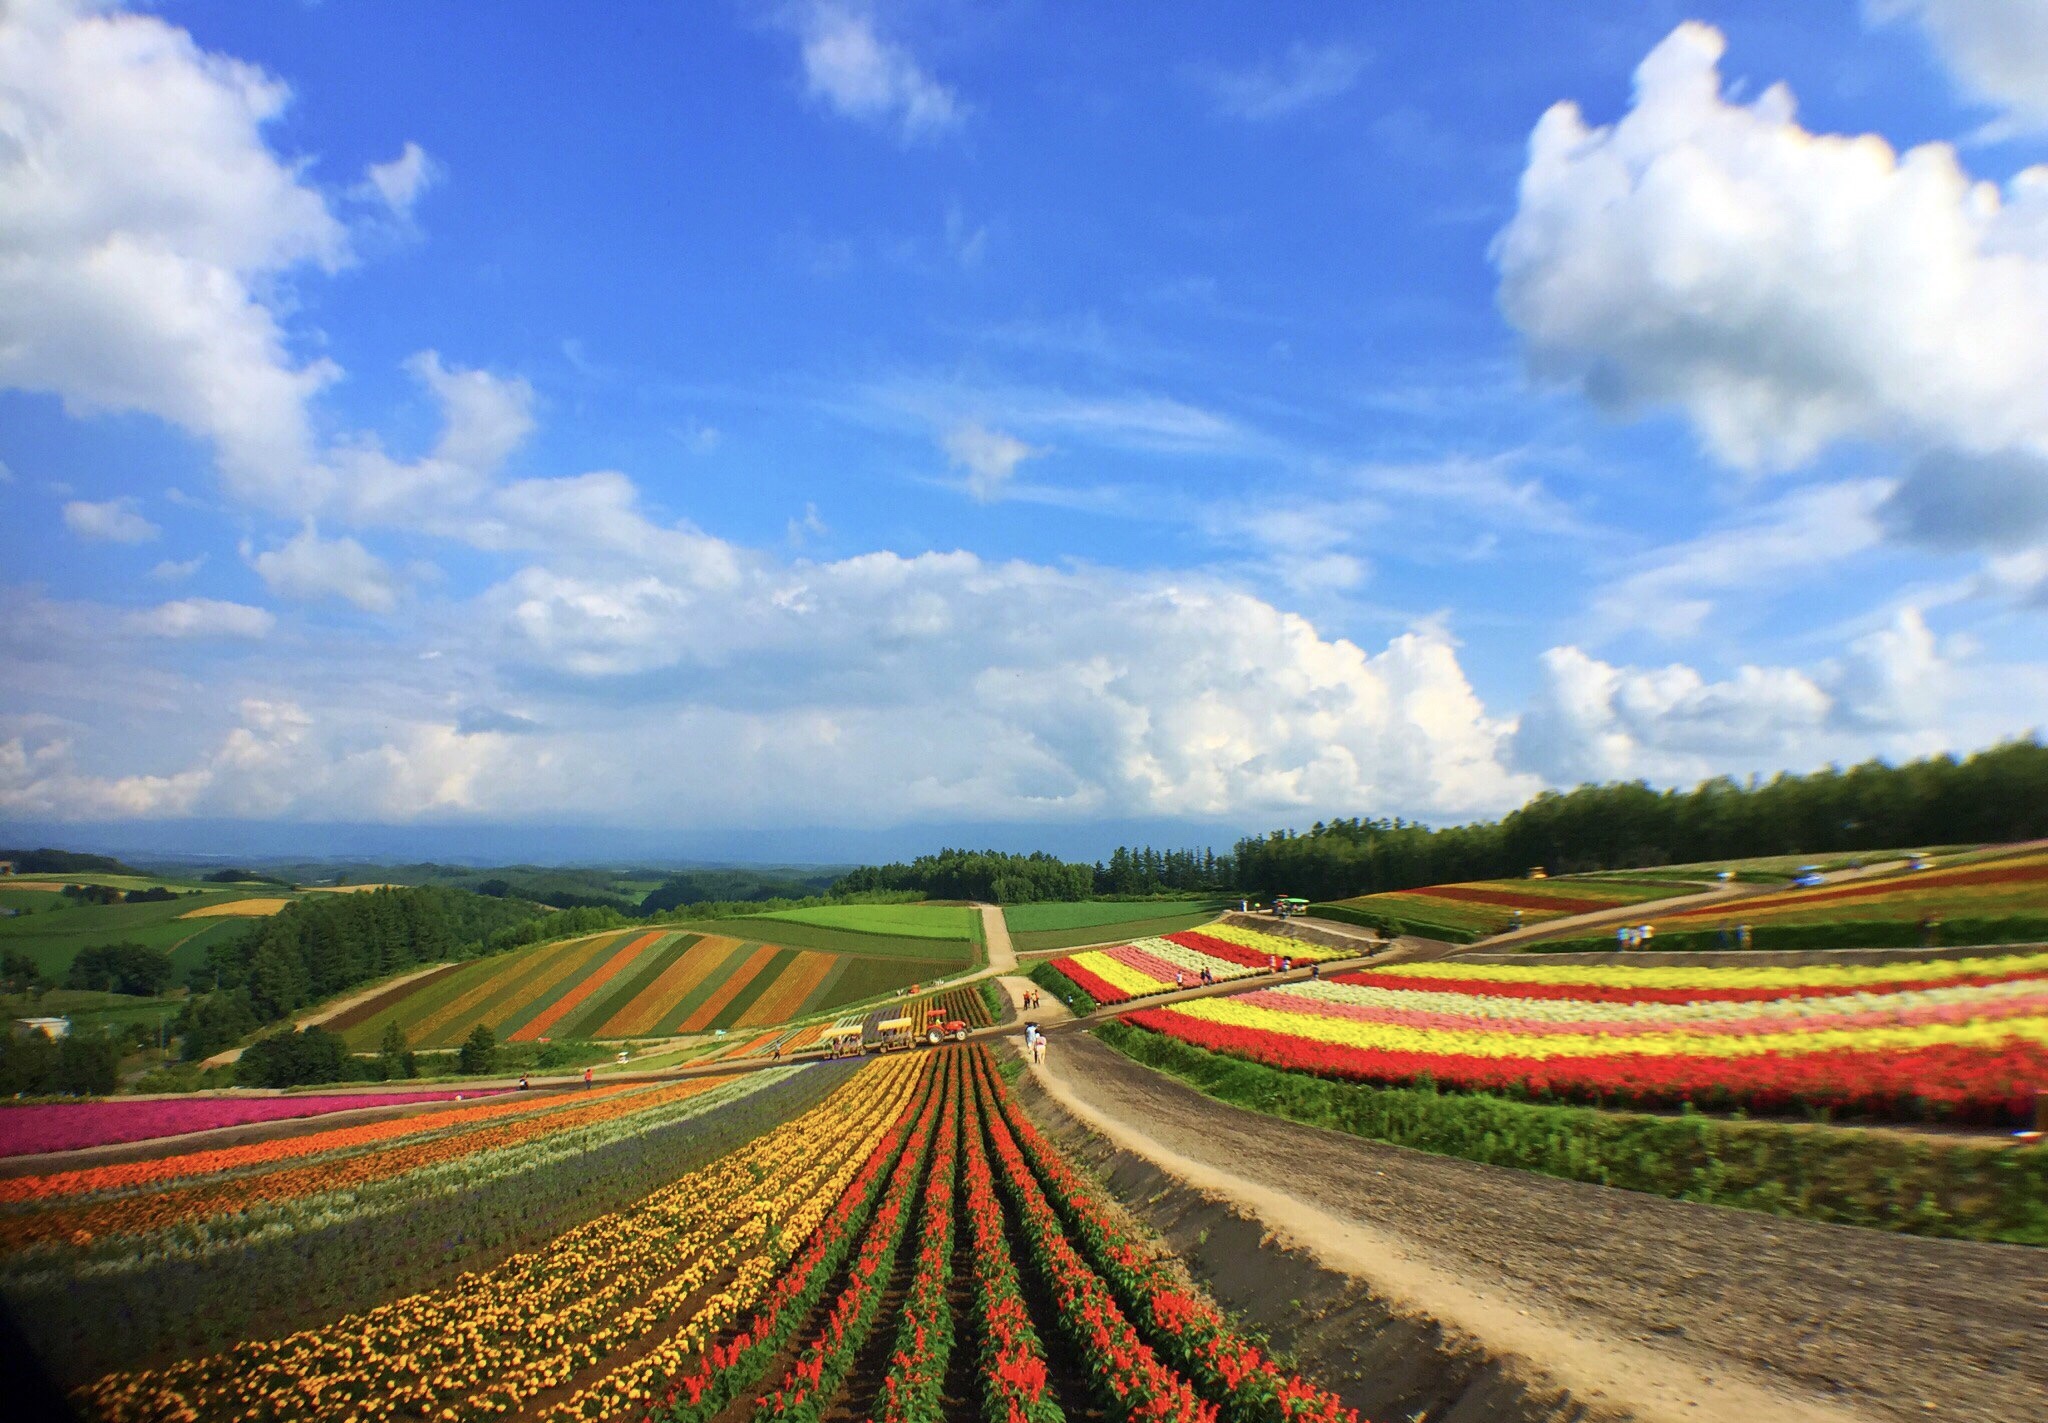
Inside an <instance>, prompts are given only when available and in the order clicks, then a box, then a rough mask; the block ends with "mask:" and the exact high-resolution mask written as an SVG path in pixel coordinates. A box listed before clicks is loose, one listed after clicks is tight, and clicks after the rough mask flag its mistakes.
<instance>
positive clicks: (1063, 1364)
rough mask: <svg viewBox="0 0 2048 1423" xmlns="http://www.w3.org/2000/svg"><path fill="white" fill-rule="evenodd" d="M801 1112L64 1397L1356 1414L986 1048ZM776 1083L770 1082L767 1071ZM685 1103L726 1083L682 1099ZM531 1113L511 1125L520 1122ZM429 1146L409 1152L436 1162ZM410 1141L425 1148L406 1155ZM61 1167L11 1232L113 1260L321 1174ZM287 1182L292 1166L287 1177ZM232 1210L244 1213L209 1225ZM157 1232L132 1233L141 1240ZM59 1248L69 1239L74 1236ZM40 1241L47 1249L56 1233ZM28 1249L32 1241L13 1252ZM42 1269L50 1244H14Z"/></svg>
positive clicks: (468, 1414) (420, 1406)
mask: <svg viewBox="0 0 2048 1423" xmlns="http://www.w3.org/2000/svg"><path fill="white" fill-rule="evenodd" d="M789 1073H794V1074H795V1076H796V1077H798V1078H805V1077H808V1078H811V1079H814V1080H820V1081H829V1082H831V1083H834V1084H836V1085H835V1086H834V1087H833V1088H832V1090H831V1091H830V1092H829V1095H826V1096H825V1097H823V1098H822V1099H820V1100H819V1101H817V1103H816V1104H815V1105H814V1106H812V1107H811V1108H810V1109H809V1110H807V1111H804V1112H803V1113H801V1114H800V1115H797V1116H795V1117H794V1118H792V1119H790V1120H788V1121H786V1122H784V1123H783V1124H782V1125H780V1126H777V1127H774V1128H773V1129H771V1130H768V1131H766V1132H765V1133H762V1134H760V1135H758V1136H756V1137H754V1138H753V1139H752V1140H750V1141H747V1142H745V1143H743V1144H740V1145H738V1146H736V1147H735V1148H734V1149H732V1150H730V1151H727V1152H724V1153H723V1154H721V1155H718V1156H716V1157H714V1158H712V1159H710V1160H709V1161H708V1162H707V1163H706V1164H704V1165H702V1166H700V1167H698V1168H697V1169H695V1170H692V1171H690V1172H688V1173H686V1174H684V1175H682V1176H680V1177H677V1178H673V1179H671V1180H670V1181H669V1182H668V1183H667V1184H664V1185H662V1186H660V1187H658V1188H657V1189H655V1190H654V1191H653V1192H652V1193H651V1194H649V1195H646V1196H645V1197H643V1198H641V1199H638V1200H635V1201H633V1202H632V1203H630V1204H628V1205H626V1206H625V1207H624V1208H623V1209H617V1210H612V1211H609V1212H606V1213H604V1214H600V1215H598V1216H596V1217H595V1218H592V1219H588V1220H586V1221H584V1222H582V1223H580V1224H576V1225H574V1226H572V1227H570V1228H568V1229H566V1230H564V1231H562V1232H561V1233H559V1234H557V1235H555V1236H553V1237H552V1238H550V1239H547V1240H545V1241H543V1242H540V1243H538V1244H537V1245H536V1246H535V1247H533V1248H530V1249H525V1250H521V1251H518V1252H515V1253H513V1254H511V1255H510V1256H507V1257H504V1258H502V1259H501V1260H499V1261H497V1262H496V1263H493V1264H490V1265H488V1266H487V1267H486V1268H483V1269H480V1270H477V1271H474V1272H472V1273H469V1274H465V1275H463V1276H461V1277H460V1278H459V1279H458V1280H456V1281H454V1282H453V1283H452V1284H450V1285H447V1286H445V1287H441V1288H433V1289H427V1290H423V1291H415V1292H411V1293H401V1294H398V1295H397V1296H396V1297H393V1298H389V1299H387V1300H386V1301H384V1302H382V1303H378V1304H376V1305H374V1306H372V1307H370V1308H366V1309H360V1310H356V1311H352V1312H349V1313H345V1314H342V1315H340V1316H338V1317H333V1318H329V1319H327V1320H325V1321H324V1322H321V1323H318V1324H316V1325H314V1326H311V1327H306V1328H300V1329H297V1330H294V1331H291V1332H287V1333H283V1334H278V1335H273V1336H269V1337H250V1338H246V1339H244V1340H242V1341H240V1342H235V1343H232V1344H231V1345H229V1346H228V1347H225V1348H222V1349H218V1350H215V1351H212V1352H206V1353H200V1354H195V1355H191V1356H187V1357H183V1358H179V1359H175V1360H171V1361H168V1362H164V1363H162V1364H161V1365H160V1366H158V1367H154V1368H127V1369H119V1370H116V1371H114V1372H111V1373H106V1374H104V1375H102V1376H100V1377H97V1378H94V1379H92V1380H91V1381H89V1382H86V1383H84V1384H83V1385H82V1386H80V1387H78V1388H77V1390H76V1391H75V1392H74V1394H73V1400H74V1402H75V1403H76V1404H77V1405H78V1406H79V1407H80V1409H81V1410H82V1411H83V1412H84V1413H85V1415H86V1416H88V1417H96V1418H105V1419H167V1418H179V1419H192V1420H203V1419H228V1418H235V1419H258V1418H260V1419H268V1420H280V1423H281V1421H282V1420H291V1419H308V1420H310V1419H342V1418H436V1419H443V1420H449V1421H450V1423H461V1420H467V1419H481V1418H499V1417H515V1418H526V1419H548V1420H561V1421H562V1423H569V1420H597V1419H619V1420H634V1423H640V1420H660V1423H685V1421H686V1420H708V1419H712V1418H753V1419H821V1418H825V1417H835V1418H874V1419H888V1420H904V1423H908V1421H909V1420H936V1419H942V1418H955V1417H981V1418H990V1419H1022V1420H1034V1421H1035V1423H1052V1420H1057V1419H1059V1418H1062V1417H1064V1416H1066V1413H1067V1410H1069V1409H1073V1410H1077V1411H1079V1412H1081V1413H1085V1414H1088V1415H1090V1416H1096V1415H1100V1416H1107V1417H1111V1418H1118V1419H1140V1418H1142V1419H1180V1420H1200V1423H1208V1420H1220V1419H1230V1420H1247V1421H1248V1420H1284V1419H1302V1420H1308V1419H1325V1420H1335V1419H1345V1418H1355V1416H1356V1415H1355V1414H1352V1413H1351V1412H1350V1411H1349V1410H1348V1409H1345V1408H1344V1407H1343V1406H1342V1405H1341V1404H1339V1402H1338V1401H1337V1400H1336V1399H1335V1398H1334V1397H1333V1396H1332V1395H1330V1394H1328V1393H1326V1392H1324V1391H1323V1390H1321V1389H1319V1388H1318V1387H1316V1386H1315V1385H1313V1384H1311V1383H1308V1382H1306V1381H1304V1380H1302V1379H1300V1378H1297V1377H1295V1376H1293V1375H1292V1374H1290V1373H1288V1372H1287V1371H1286V1370H1284V1369H1282V1368H1281V1367H1279V1366H1278V1365H1276V1364H1275V1363H1274V1362H1273V1361H1272V1360H1271V1359H1269V1358H1267V1357H1265V1356H1264V1355H1263V1354H1262V1353H1261V1351H1260V1350H1259V1349H1258V1347H1257V1346H1255V1345H1253V1344H1252V1343H1251V1342H1250V1341H1248V1340H1246V1339H1245V1338H1243V1337H1242V1336H1241V1335H1239V1334H1237V1333H1236V1332H1235V1331H1234V1330H1233V1329H1232V1328H1231V1327H1230V1326H1229V1324H1228V1322H1227V1321H1226V1320H1225V1319H1224V1318H1223V1317H1222V1316H1221V1315H1220V1314H1219V1313H1218V1312H1217V1311H1216V1309H1215V1308H1214V1307H1213V1306H1212V1305H1211V1304H1210V1303H1209V1302H1208V1301H1207V1300H1206V1299H1205V1298H1203V1297H1200V1296H1197V1295H1194V1294H1191V1293H1190V1292H1189V1291H1188V1290H1187V1288H1186V1286H1185V1284H1184V1283H1183V1282H1182V1279H1183V1277H1181V1276H1180V1275H1179V1273H1178V1272H1177V1271H1176V1270H1174V1269H1173V1268H1172V1267H1171V1266H1172V1262H1171V1260H1170V1257H1166V1256H1163V1255H1161V1254H1159V1253H1158V1251H1157V1248H1156V1247H1155V1246H1153V1245H1151V1244H1150V1243H1149V1242H1147V1241H1145V1240H1141V1239H1139V1238H1137V1237H1135V1236H1134V1235H1132V1234H1131V1233H1130V1231H1129V1229H1128V1228H1127V1227H1126V1226H1125V1225H1123V1224H1122V1222H1121V1218H1120V1217H1119V1216H1118V1215H1117V1214H1116V1212H1114V1211H1113V1210H1111V1209H1109V1208H1108V1206H1107V1204H1106V1202H1105V1201H1104V1199H1103V1198H1102V1196H1101V1195H1100V1193H1099V1189H1098V1188H1097V1187H1095V1186H1094V1185H1093V1183H1092V1182H1089V1181H1087V1180H1086V1179H1084V1178H1082V1177H1080V1176H1079V1175H1077V1174H1076V1173H1075V1172H1074V1171H1073V1170H1072V1169H1071V1168H1070V1167H1069V1166H1068V1165H1067V1164H1066V1163H1065V1162H1064V1161H1063V1160H1062V1159H1061V1157H1060V1155H1059V1153H1058V1152H1057V1150H1056V1149H1054V1148H1053V1147H1052V1146H1051V1145H1050V1144H1049V1143H1048V1142H1047V1141H1046V1140H1044V1139H1043V1138H1042V1137H1041V1136H1040V1135H1039V1134H1038V1132H1037V1131H1036V1130H1035V1129H1034V1128H1033V1127H1032V1126H1031V1124H1030V1123H1029V1122H1028V1121H1027V1120H1026V1119H1025V1118H1024V1117H1023V1115H1022V1113H1021V1112H1020V1111H1019V1109H1018V1108H1017V1106H1016V1104H1015V1102H1014V1101H1013V1100H1012V1099H1011V1097H1010V1096H1009V1094H1008V1092H1007V1090H1006V1089H1005V1088H1004V1086H1003V1085H1002V1083H1001V1081H1000V1079H999V1078H998V1077H997V1075H996V1073H995V1071H994V1066H993V1060H992V1058H991V1057H990V1056H989V1054H988V1053H987V1051H986V1050H985V1049H981V1048H978V1047H970V1048H950V1047H949V1048H944V1049H940V1050H937V1051H933V1052H924V1053H917V1054H910V1055H905V1056H902V1057H894V1058H889V1059H884V1060H881V1061H878V1062H874V1063H870V1064H867V1065H864V1066H862V1067H860V1068H857V1069H838V1070H832V1069H827V1068H823V1067H814V1068H802V1069H789V1070H786V1071H785V1073H784V1074H783V1075H784V1076H785V1077H786V1076H787V1075H788V1074H789ZM755 1075H756V1076H762V1077H770V1076H775V1075H777V1074H774V1073H762V1074H755ZM690 1090H694V1092H695V1093H696V1094H697V1095H696V1096H694V1097H693V1098H692V1097H684V1096H677V1095H671V1096H670V1097H668V1098H667V1099H665V1100H667V1101H668V1102H669V1103H670V1106H669V1108H667V1109H669V1110H674V1109H677V1104H678V1103H684V1102H687V1101H690V1100H695V1101H699V1102H701V1101H703V1100H704V1099H705V1098H706V1097H708V1096H711V1095H715V1094H716V1093H717V1092H718V1091H721V1090H725V1091H729V1090H731V1086H730V1084H728V1085H727V1086H725V1087H723V1088H720V1087H713V1086H708V1085H702V1084H690ZM685 1091H686V1089H685V1088H684V1087H683V1085H682V1084H676V1085H673V1086H666V1087H660V1088H653V1089H638V1093H637V1098H638V1099H639V1100H641V1101H642V1103H643V1106H642V1108H638V1109H636V1108H632V1107H629V1106H628V1105H626V1104H627V1103H629V1102H631V1101H633V1100H636V1093H635V1092H634V1091H631V1090H623V1089H622V1090H617V1091H614V1092H612V1093H611V1094H609V1095H606V1096H602V1097H600V1098H598V1099H597V1100H591V1101H585V1100H583V1099H582V1098H581V1096H580V1095H579V1094H577V1093H573V1092H572V1093H568V1094H563V1095H564V1096H565V1097H567V1098H569V1099H571V1100H569V1101H567V1102H560V1103H557V1104H554V1105H543V1104H542V1103H539V1102H534V1103H526V1102H517V1103H513V1102H507V1103H497V1104H492V1106H491V1107H490V1109H489V1110H491V1111H492V1112H493V1114H494V1115H493V1117H492V1118H491V1120H490V1121H489V1122H487V1123H485V1122H479V1123H472V1124H470V1125H469V1127H468V1128H467V1130H468V1131H469V1132H471V1133H484V1132H517V1131H520V1130H525V1129H526V1128H527V1127H530V1126H532V1125H533V1124H535V1123H538V1122H540V1121H543V1120H544V1119H546V1118H548V1117H550V1116H551V1115H552V1116H555V1117H558V1118H565V1117H566V1115H567V1114H569V1113H575V1112H582V1113H589V1114H603V1113H607V1112H609V1113H614V1114H626V1115H627V1116H630V1114H631V1113H632V1112H633V1111H635V1110H650V1111H658V1110H663V1108H661V1107H657V1106H655V1105H653V1102H654V1099H655V1098H657V1097H660V1096H661V1094H681V1093H683V1092H685ZM515 1108H523V1109H524V1110H515ZM435 1130H438V1128H435V1127H428V1128H426V1135H425V1140H427V1141H434V1140H440V1139H442V1138H439V1137H435V1136H433V1135H432V1132H434V1131H435ZM418 1144H419V1143H418V1142H417V1141H414V1142H412V1143H411V1146H417V1145H418ZM277 1145H278V1147H279V1148H281V1149H282V1148H284V1147H287V1146H289V1147H290V1148H291V1151H290V1152H286V1153H284V1155H285V1156H288V1157H290V1158H291V1159H290V1160H289V1161H287V1160H282V1159H281V1160H280V1161H278V1162H254V1161H251V1160H245V1159H242V1158H237V1159H236V1160H234V1161H229V1160H227V1159H225V1158H219V1157H216V1158H211V1159H209V1160H206V1161H198V1162H189V1163H186V1164H185V1165H184V1166H180V1165H177V1164H176V1159H175V1158H173V1159H172V1160H171V1161H167V1162H164V1163H158V1164H156V1165H155V1167H154V1174H151V1173H148V1172H145V1173H143V1174H142V1175H139V1176H136V1177H134V1178H133V1179H123V1180H121V1181H115V1180H113V1179H111V1178H101V1177H92V1176H89V1175H87V1174H85V1173H72V1174H71V1175H70V1176H69V1177H68V1178H67V1179H65V1180H63V1181H55V1182H51V1183H48V1184H47V1187H46V1189H44V1190H42V1191H40V1192H38V1193H35V1194H36V1199H35V1200H34V1201H32V1202H23V1201H20V1200H17V1201H14V1202H10V1203H8V1204H7V1205H5V1206H4V1207H0V1209H6V1210H9V1211H12V1212H15V1214H16V1215H17V1216H19V1215H20V1214H21V1213H22V1212H23V1211H28V1210H32V1211H35V1212H43V1213H49V1214H52V1215H63V1214H65V1213H69V1215H67V1216H66V1221H67V1224H71V1222H73V1221H74V1220H75V1219H76V1218H78V1213H79V1212H80V1211H84V1210H91V1209H97V1208H101V1207H104V1206H107V1205H109V1204H118V1203H120V1202H123V1201H127V1202H133V1203H136V1204H134V1205H133V1206H132V1207H131V1209H133V1210H134V1211H136V1213H137V1216H138V1220H137V1222H135V1223H131V1225H130V1226H129V1227H128V1228H129V1229H130V1230H131V1231H132V1232H133V1233H131V1234H130V1235H129V1236H128V1237H127V1239H128V1241H129V1244H130V1246H131V1248H137V1247H139V1244H140V1242H144V1241H148V1240H152V1239H155V1238H157V1237H158V1236H162V1235H167V1234H168V1235H175V1234H177V1233H178V1230H179V1229H180V1227H176V1226H167V1225H166V1224H165V1223H164V1220H163V1218H162V1217H163V1212H162V1211H161V1210H160V1208H158V1207H157V1206H155V1205H152V1204H148V1203H149V1202H151V1201H153V1200H154V1199H156V1198H158V1197H160V1196H162V1195H164V1194H166V1193H175V1192H178V1191H187V1190H197V1191H202V1192H210V1193H213V1194H214V1195H215V1196H217V1197H219V1199H220V1200H221V1201H222V1202H225V1200H226V1195H225V1194H223V1193H232V1192H234V1191H237V1190H241V1191H250V1192H254V1193H255V1194H262V1193H263V1192H264V1191H266V1190H269V1192H270V1194H271V1195H273V1196H279V1195H281V1194H288V1193H285V1192H282V1191H281V1190H272V1189H270V1188H267V1187H263V1186H260V1185H252V1184H249V1183H261V1182H264V1181H266V1180H277V1179H280V1178H282V1177H283V1176H286V1175H289V1174H291V1173H293V1172H297V1171H300V1170H302V1168H303V1166H304V1165H305V1164H307V1163H308V1162H309V1161H310V1160H318V1159H322V1157H323V1153H325V1154H326V1159H330V1160H340V1161H343V1162H346V1161H351V1160H359V1159H366V1158H367V1159H375V1157H376V1156H377V1155H378V1154H379V1153H385V1152H390V1151H395V1150H405V1149H411V1147H409V1146H403V1145H400V1144H398V1143H396V1142H378V1143H371V1144H369V1145H368V1146H366V1147H363V1148H362V1151H363V1153H364V1155H362V1156H349V1155H346V1154H344V1155H340V1156H338V1157H337V1156H335V1155H333V1153H336V1152H341V1151H344V1150H345V1148H343V1147H342V1146H341V1145H340V1144H339V1143H337V1142H328V1143H326V1144H324V1145H319V1146H312V1147H306V1146H303V1144H302V1143H278V1144H277ZM294 1162H295V1163H297V1164H293V1163H294ZM223 1208H227V1209H232V1207H227V1206H225V1205H224V1206H223ZM143 1220H146V1221H147V1222H148V1223H147V1224H142V1223H141V1222H142V1221H143ZM72 1228H74V1229H78V1228H82V1227H78V1226H76V1225H72ZM44 1233H47V1232H44ZM9 1248H10V1249H15V1250H18V1249H20V1248H22V1247H19V1246H13V1245H10V1246H9ZM29 1248H31V1249H35V1248H47V1247H29Z"/></svg>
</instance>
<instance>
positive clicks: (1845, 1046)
mask: <svg viewBox="0 0 2048 1423" xmlns="http://www.w3.org/2000/svg"><path fill="white" fill-rule="evenodd" d="M1262 997H1263V994H1262V993H1249V994H1245V995H1243V996H1241V997H1236V998H1202V999H1196V1000H1194V1001H1192V1002H1187V1003H1178V1004H1175V1005H1174V1006H1173V1007H1172V1008H1171V1009H1170V1010H1169V1011H1171V1012H1174V1013H1181V1014H1186V1015H1188V1016H1190V1017H1195V1018H1203V1019H1207V1020H1208V1021H1210V1022H1215V1023H1222V1024H1225V1025H1227V1026H1231V1027H1243V1028H1256V1029H1259V1030H1261V1031H1266V1032H1280V1033H1291V1034H1293V1035H1295V1036H1297V1037H1306V1038H1312V1039H1315V1040H1317V1041H1320V1042H1331V1043H1342V1044H1344V1045H1346V1046H1348V1047H1358V1048H1371V1049H1376V1050H1382V1051H1387V1052H1396V1053H1425V1054H1426V1053H1431V1052H1441V1053H1456V1054H1460V1055H1463V1056H1469V1057H1526V1058H1537V1059H1542V1058H1553V1057H1604V1056H1615V1055H1620V1054H1625V1053H1643V1054H1646V1055H1649V1056H1654V1057H1718V1058H1730V1057H1757V1056H1765V1055H1771V1054H1787V1053H1805V1052H1838V1051H1841V1052H1864V1053H1876V1052H1913V1051H1917V1050H1918V1049H1920V1048H1925V1047H1982V1048H1995V1047H1996V1046H1998V1045H1999V1044H2001V1043H2003V1042H2004V1041H2005V1040H2007V1039H2013V1040H2016V1041H2020V1042H2029V1043H2035V1044H2039V1045H2048V1019H2042V1018H2014V1019H2006V1020H2003V1021H2000V1022H1997V1023H1974V1022H1973V1023H1960V1024H1957V1023H1929V1024H1922V1025H1919V1026H1915V1027H1910V1028H1889V1027H1888V1028H1868V1029H1860V1030H1857V1031H1854V1032H1838V1031H1820V1032H1805V1031H1800V1030H1798V1029H1797V1028H1796V1027H1791V1026H1789V1025H1788V1026H1787V1027H1786V1028H1785V1029H1783V1030H1779V1031H1773V1032H1767V1033H1754V1034H1751V1035H1750V1036H1748V1037H1744V1038H1724V1037H1717V1036H1714V1035H1712V1034H1707V1033H1701V1032H1697V1031H1692V1030H1687V1031H1680V1032H1672V1033H1668V1034H1666V1035H1664V1036H1663V1037H1660V1038H1656V1039H1652V1040H1650V1041H1648V1042H1639V1041H1637V1040H1634V1039H1622V1038H1614V1037H1610V1036H1608V1035H1607V1034H1605V1033H1602V1032H1598V1031H1593V1032H1587V1031H1579V1032H1574V1033H1567V1034H1561V1035H1558V1036H1545V1037H1529V1036H1525V1035H1522V1034H1519V1033H1515V1032H1509V1031H1501V1030H1499V1029H1496V1028H1488V1029H1484V1030H1480V1031H1463V1032H1445V1031H1442V1030H1439V1029H1431V1028H1410V1027H1402V1026H1399V1025H1395V1024H1390V1023H1360V1022H1352V1021H1349V1020H1347V1019H1343V1018H1336V1017H1328V1016H1322V1015H1311V1016H1304V1015H1301V1014H1296V1013H1288V1012H1284V1011H1281V1010H1278V1009H1274V1008H1270V1007H1267V1006H1265V1005H1264V1004H1263V1003H1262V1002H1261V1001H1260V999H1261V998H1262Z"/></svg>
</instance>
